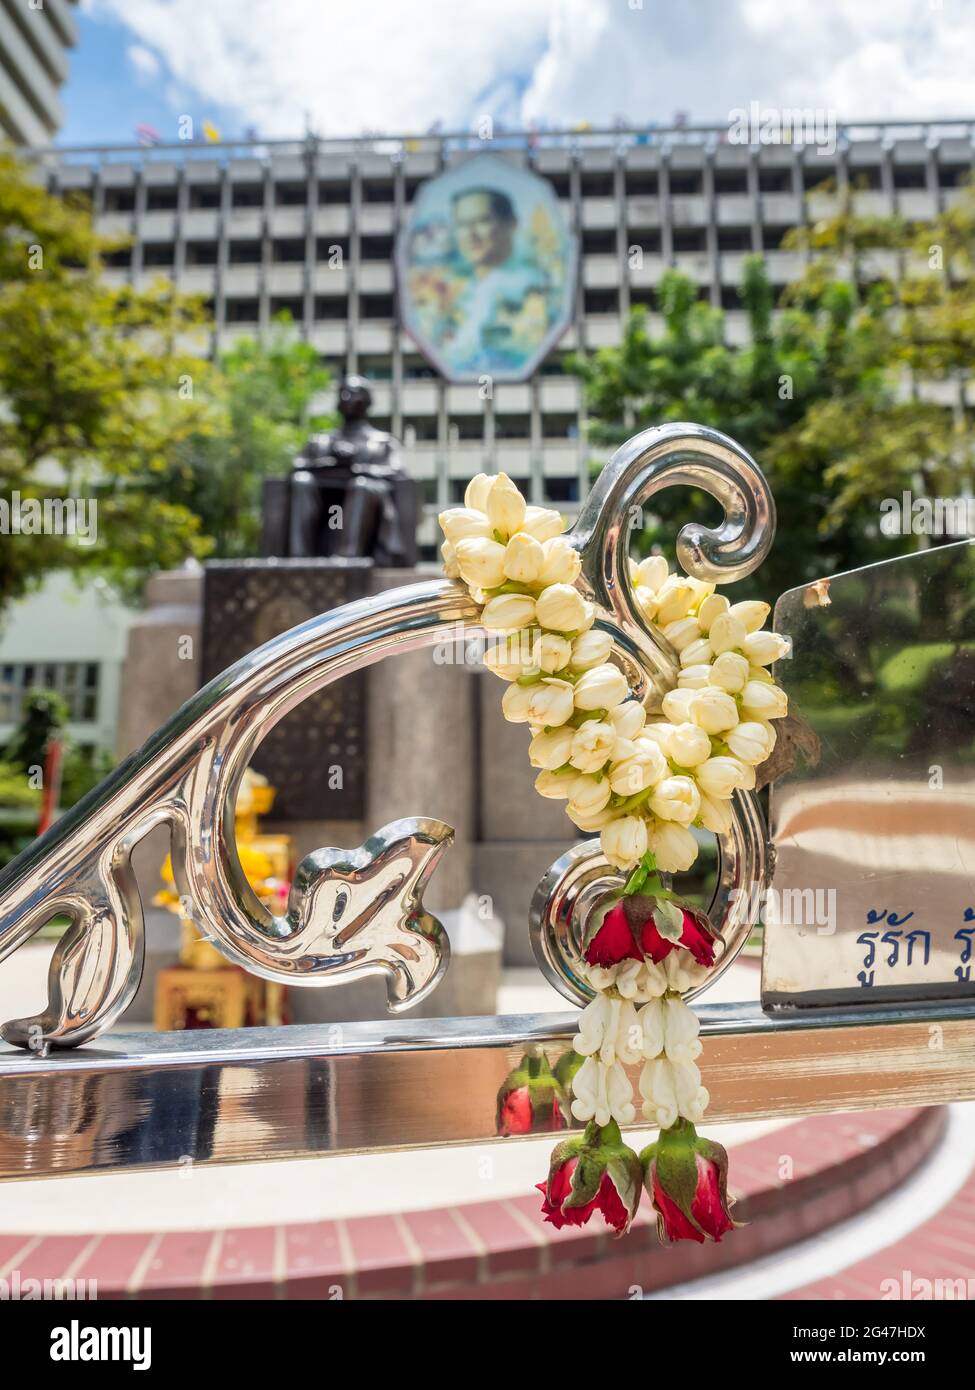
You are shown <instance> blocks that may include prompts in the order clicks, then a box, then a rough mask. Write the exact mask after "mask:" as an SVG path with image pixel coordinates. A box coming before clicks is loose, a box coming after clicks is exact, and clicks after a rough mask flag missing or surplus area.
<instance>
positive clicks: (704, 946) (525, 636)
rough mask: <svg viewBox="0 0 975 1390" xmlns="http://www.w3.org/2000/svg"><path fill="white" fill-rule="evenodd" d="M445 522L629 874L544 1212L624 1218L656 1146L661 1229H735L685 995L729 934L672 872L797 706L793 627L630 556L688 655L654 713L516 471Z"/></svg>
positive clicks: (652, 609)
mask: <svg viewBox="0 0 975 1390" xmlns="http://www.w3.org/2000/svg"><path fill="white" fill-rule="evenodd" d="M440 525H441V528H442V530H443V532H444V535H445V537H446V539H445V541H444V544H443V546H442V548H441V554H442V556H443V561H444V567H445V570H446V573H447V575H448V576H449V577H451V578H460V579H462V580H463V581H464V583H465V584H466V585H467V586H468V589H469V590H470V593H471V596H472V598H473V599H474V601H475V603H477V604H478V605H479V606H480V608H481V623H482V625H483V626H484V627H485V628H486V629H487V630H488V631H489V632H491V633H494V634H496V635H497V640H496V641H495V642H494V644H493V645H492V646H491V648H490V649H489V651H488V652H487V653H486V655H485V664H486V665H487V666H488V668H489V669H490V670H492V671H493V672H494V673H495V675H497V676H499V677H500V678H501V679H502V680H504V681H505V682H507V685H508V688H507V690H506V691H505V692H504V695H503V697H502V701H501V705H502V710H503V712H504V716H505V718H506V719H508V720H509V721H510V722H511V723H521V724H527V725H528V727H529V730H530V732H531V736H532V737H531V743H530V745H529V750H528V756H529V759H530V760H531V763H532V766H533V767H535V768H536V769H537V770H538V776H537V777H536V780H535V787H536V789H537V790H538V792H539V793H540V794H541V795H542V796H545V797H549V798H552V799H557V800H562V801H564V802H565V803H566V813H567V814H568V816H569V818H570V820H571V821H572V822H573V824H574V825H576V826H577V827H578V829H580V830H582V831H583V832H585V833H591V834H595V833H597V832H598V834H599V837H600V845H601V848H602V851H603V854H604V855H605V856H606V858H607V860H608V861H609V862H610V863H611V864H612V865H614V866H615V867H616V868H618V869H621V870H624V871H627V872H628V873H629V875H630V877H629V879H628V882H627V885H626V888H625V889H624V892H623V893H622V894H621V895H620V896H619V899H618V900H614V901H612V902H610V903H609V904H608V905H607V910H606V912H605V914H604V916H603V918H602V920H601V921H600V922H598V923H597V924H596V926H595V929H594V930H590V935H589V939H588V941H587V943H586V950H585V956H586V963H587V964H586V970H587V972H588V974H587V978H588V982H589V984H590V985H591V986H592V988H593V989H594V990H595V991H596V995H595V998H594V999H593V1000H592V1002H591V1003H590V1004H588V1005H587V1006H586V1008H585V1009H584V1010H583V1012H582V1015H581V1018H580V1028H579V1033H578V1035H577V1037H576V1040H575V1050H576V1052H577V1053H579V1054H581V1055H582V1056H583V1057H584V1058H585V1061H584V1062H583V1064H582V1066H581V1067H580V1068H579V1070H578V1072H577V1073H576V1075H575V1077H574V1079H573V1084H572V1092H573V1097H574V1099H573V1101H572V1107H571V1108H572V1114H573V1116H574V1117H575V1118H576V1119H577V1120H580V1121H587V1122H588V1124H587V1128H586V1131H585V1135H584V1136H583V1138H582V1139H569V1140H566V1141H565V1142H564V1143H563V1144H562V1145H560V1146H559V1148H558V1149H557V1150H556V1151H555V1154H554V1155H553V1167H552V1171H551V1172H550V1175H549V1181H548V1183H547V1184H546V1185H544V1187H543V1190H544V1191H545V1194H546V1195H545V1203H544V1205H543V1211H544V1214H545V1216H546V1219H547V1220H550V1221H553V1222H555V1224H556V1225H564V1224H566V1223H569V1224H577V1223H578V1220H579V1219H580V1216H581V1213H582V1212H583V1211H585V1215H584V1216H581V1219H583V1220H588V1217H589V1215H590V1214H591V1213H592V1211H594V1210H596V1209H599V1210H602V1211H603V1213H604V1215H605V1216H606V1219H607V1220H609V1221H610V1224H612V1225H613V1226H614V1227H615V1229H617V1230H618V1231H619V1232H620V1233H621V1234H622V1232H623V1231H624V1230H625V1229H627V1228H628V1226H629V1222H630V1221H631V1220H632V1217H633V1214H634V1213H635V1211H636V1209H637V1206H638V1204H639V1200H640V1191H641V1188H640V1185H639V1184H636V1185H634V1183H633V1181H632V1173H633V1171H634V1164H636V1165H637V1166H639V1165H640V1164H641V1162H642V1165H643V1166H642V1169H641V1171H643V1172H644V1185H645V1186H646V1188H647V1191H648V1193H649V1195H650V1197H651V1200H652V1201H653V1203H654V1205H655V1207H656V1209H657V1212H658V1225H659V1227H660V1230H661V1234H662V1236H665V1237H667V1238H669V1239H682V1238H692V1239H700V1240H703V1239H704V1238H705V1236H710V1237H711V1238H712V1239H716V1240H717V1239H720V1237H721V1235H722V1234H723V1232H724V1231H725V1230H728V1229H731V1226H732V1224H733V1223H731V1221H730V1218H729V1217H728V1214H727V1206H728V1203H727V1194H726V1191H725V1187H724V1182H725V1173H726V1167H727V1164H726V1159H724V1160H722V1158H721V1155H723V1154H724V1150H723V1149H721V1147H720V1145H716V1144H711V1143H709V1141H707V1140H699V1139H698V1138H697V1135H696V1132H695V1131H694V1128H693V1126H694V1125H695V1124H696V1123H697V1122H698V1121H699V1120H700V1119H701V1118H702V1116H703V1114H704V1110H705V1107H706V1106H707V1103H708V1092H707V1090H706V1088H705V1087H704V1086H703V1085H702V1084H701V1074H700V1071H699V1069H698V1067H697V1063H696V1058H697V1056H698V1055H699V1053H700V1050H701V1044H700V1042H699V1040H698V1037H697V1019H696V1017H695V1015H694V1014H693V1012H692V1011H691V1010H690V1009H689V1008H688V1007H687V1005H686V1004H685V1003H684V1002H683V999H682V997H681V996H682V994H683V993H684V992H685V991H686V990H688V989H691V988H693V987H696V986H697V985H699V984H700V983H701V982H702V980H703V978H704V977H705V976H706V975H707V972H708V970H709V969H710V968H711V967H712V966H713V964H714V949H713V940H714V937H713V932H712V931H711V928H710V924H709V923H708V922H707V920H706V918H705V919H702V917H701V915H700V914H695V913H694V912H693V911H692V910H691V909H689V908H688V907H687V906H686V905H683V904H680V903H679V902H678V901H677V900H676V899H675V898H674V896H673V894H671V893H670V892H669V891H668V890H666V889H665V888H664V887H663V885H662V884H661V882H660V880H659V878H658V877H657V874H658V871H659V872H663V873H680V872H684V871H686V870H687V869H689V868H690V867H691V865H692V864H693V863H694V861H695V859H696V858H697V853H698V846H697V841H696V839H695V838H694V836H693V835H692V833H691V829H690V828H691V826H692V825H696V826H700V827H702V828H704V829H706V830H710V831H713V832H714V833H716V834H721V833H723V832H725V831H727V830H728V829H729V827H730V825H731V805H730V803H731V797H732V795H733V794H734V792H735V791H736V790H737V789H739V788H741V789H750V788H752V787H754V786H755V768H756V767H757V766H758V764H759V763H762V762H764V761H765V759H766V758H767V757H768V755H769V754H770V753H771V751H772V749H773V747H774V746H775V730H774V727H773V721H774V720H776V719H781V718H782V717H783V716H784V715H785V714H786V713H787V700H786V696H785V693H784V692H783V691H782V690H781V689H780V688H779V687H778V686H777V685H776V684H775V682H774V680H773V679H772V676H771V675H770V673H769V671H768V667H769V666H770V665H771V664H772V663H773V662H774V661H776V660H778V659H779V658H781V657H783V656H785V655H786V654H787V653H788V651H789V644H788V642H787V641H786V639H785V638H782V637H780V636H778V635H777V634H776V633H773V632H768V631H765V630H764V629H763V624H764V622H765V620H766V618H767V617H768V614H769V611H770V610H769V606H768V604H765V603H759V602H754V601H751V602H743V603H736V604H731V603H730V602H729V601H728V599H727V598H725V597H724V595H721V594H717V593H715V586H714V585H713V584H705V583H702V582H701V581H700V580H697V579H692V578H689V577H688V576H686V575H682V574H679V573H672V572H671V571H670V570H669V567H668V565H667V561H666V560H665V559H664V558H663V557H662V556H651V557H650V558H649V559H646V560H643V561H642V562H641V563H640V564H635V563H634V562H632V561H631V562H630V574H631V579H632V582H633V590H634V595H635V600H636V603H637V605H638V607H639V609H640V611H641V612H642V613H643V615H644V616H645V617H646V618H647V620H648V622H652V623H654V624H655V625H656V626H657V628H658V629H659V630H660V631H661V632H662V634H663V636H664V637H665V638H666V639H667V641H668V642H669V643H670V645H671V647H672V648H673V649H674V651H675V652H676V653H677V655H678V657H679V661H680V672H679V675H678V678H677V684H676V686H675V688H674V689H673V690H670V691H668V693H667V694H666V695H665V696H664V698H663V701H662V703H661V709H660V711H659V713H653V714H651V715H649V716H648V714H647V712H646V710H645V709H644V708H643V705H642V704H641V703H640V702H639V701H638V700H637V699H636V698H635V697H634V695H633V692H632V691H631V690H630V688H629V685H628V682H627V678H626V676H625V674H624V672H623V671H622V670H621V669H620V667H619V666H617V665H615V664H613V662H612V660H611V659H610V658H611V656H612V650H613V641H612V638H611V636H610V635H609V634H608V633H605V632H602V631H596V630H595V629H594V622H595V616H596V615H595V611H594V609H593V605H592V604H591V603H590V602H589V601H588V600H587V599H586V598H585V597H584V596H583V595H582V594H581V593H580V592H579V590H578V589H577V588H576V587H575V581H576V580H577V579H578V577H579V572H580V569H581V560H580V557H579V555H578V552H577V551H576V550H575V549H574V547H573V546H572V545H571V544H570V542H569V541H568V539H567V538H566V537H565V536H564V535H563V534H562V532H563V530H564V524H563V521H562V518H561V516H560V515H559V513H558V512H556V511H553V510H550V509H548V508H544V507H535V506H529V505H528V504H527V503H526V501H525V499H524V497H523V496H522V495H521V493H520V492H519V490H518V488H517V487H516V486H515V484H514V483H513V482H512V481H511V479H510V478H508V477H507V476H506V475H505V474H504V473H500V474H498V475H497V476H496V477H489V476H487V475H486V474H483V473H480V474H478V475H477V477H475V478H474V479H472V481H471V482H470V484H469V485H468V487H467V490H466V493H465V496H464V506H463V507H454V508H451V509H449V510H448V511H445V512H442V513H441V515H440ZM641 1062H642V1069H641V1072H640V1081H639V1089H640V1095H641V1097H642V1115H643V1118H644V1119H646V1120H649V1121H651V1122H653V1123H655V1124H657V1125H659V1126H660V1128H661V1137H660V1139H659V1141H658V1143H657V1144H656V1145H654V1146H651V1149H652V1152H651V1149H648V1150H647V1151H646V1152H645V1154H644V1155H643V1156H642V1159H637V1157H636V1155H635V1154H634V1153H633V1151H632V1150H630V1149H628V1148H626V1146H625V1145H623V1143H622V1138H621V1136H620V1131H619V1126H620V1125H626V1124H630V1123H632V1121H633V1120H634V1118H635V1115H636V1106H635V1102H634V1098H633V1088H632V1085H631V1083H630V1080H629V1077H628V1075H627V1070H626V1069H627V1067H631V1066H634V1065H637V1064H639V1063H641ZM617 1180H618V1181H617ZM606 1184H609V1187H607V1186H606ZM614 1184H615V1185H614ZM610 1189H612V1192H610ZM600 1193H601V1194H602V1196H599V1194H600ZM607 1193H609V1194H610V1195H609V1197H607ZM613 1194H615V1195H613ZM597 1197H598V1200H597ZM610 1211H611V1212H612V1213H613V1216H612V1219H611V1218H610V1216H609V1215H608V1214H607V1213H608V1212H610ZM621 1212H622V1213H625V1214H626V1215H625V1217H623V1216H621V1215H620V1213H621ZM675 1213H676V1215H675Z"/></svg>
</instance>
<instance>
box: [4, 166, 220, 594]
mask: <svg viewBox="0 0 975 1390" xmlns="http://www.w3.org/2000/svg"><path fill="white" fill-rule="evenodd" d="M112 249H113V244H112V243H110V242H107V241H106V240H105V239H103V238H100V237H99V236H98V235H97V234H96V233H95V230H94V226H93V223H92V218H91V215H90V211H89V209H88V207H87V205H86V204H85V203H84V202H83V201H80V200H79V199H77V198H73V197H70V196H68V197H66V198H65V199H64V200H63V201H62V200H61V199H59V198H55V197H52V196H51V195H49V194H48V193H47V192H46V191H45V190H44V189H43V188H42V187H41V186H40V185H39V184H38V183H37V182H36V181H35V180H34V178H33V176H32V174H31V173H30V172H29V171H28V169H27V168H26V167H25V166H24V165H23V164H22V163H21V162H20V161H19V160H18V159H17V158H16V157H15V156H14V155H12V154H10V153H5V152H3V151H0V401H2V409H0V496H3V497H4V498H5V500H7V502H8V503H9V501H10V498H11V494H13V493H14V492H17V493H19V495H20V498H21V499H22V501H25V500H28V499H36V500H38V501H43V500H44V499H45V498H48V499H50V498H63V497H71V498H76V499H78V498H80V499H83V500H85V501H86V502H87V501H90V500H96V501H97V503H98V510H97V539H95V540H94V542H93V543H91V544H82V543H80V541H79V538H78V537H77V536H71V535H64V534H61V535H49V534H48V535H41V534H31V535H20V536H16V537H14V536H9V537H4V540H3V544H2V547H0V608H2V606H3V605H4V604H6V603H8V602H9V601H10V600H11V599H12V598H15V597H17V596H18V595H20V594H22V593H23V592H24V591H25V590H26V589H28V588H30V587H31V586H32V585H33V584H35V583H37V582H38V581H39V580H40V578H41V577H42V576H43V574H44V573H45V572H46V571H48V570H50V569H53V568H63V569H70V570H74V571H89V572H90V571H93V570H98V571H101V572H102V573H106V574H108V575H109V576H110V577H111V578H113V579H114V580H116V581H126V582H130V583H131V582H132V581H133V580H134V579H136V578H137V577H138V576H139V575H140V574H141V573H143V572H145V571H147V570H149V569H151V568H154V567H157V566H171V565H176V564H179V563H180V562H181V561H182V560H183V559H184V558H186V557H187V556H188V555H203V554H205V553H206V552H207V550H208V548H209V546H208V543H207V541H206V538H205V536H204V534H203V531H202V529H201V526H200V523H199V520H198V518H197V517H196V516H195V515H194V514H193V512H192V510H191V509H190V508H189V507H186V506H184V505H181V504H180V503H178V502H173V501H171V500H170V499H168V498H166V497H163V496H161V495H159V494H158V493H156V492H154V491H153V490H152V489H151V488H150V487H147V485H146V484H147V480H149V479H151V478H152V477H153V475H155V474H159V473H160V472H162V471H163V470H164V469H165V468H166V467H167V466H168V462H169V459H170V457H171V454H172V451H173V449H174V448H175V447H176V446H177V445H178V444H179V443H180V441H182V440H184V439H185V438H187V437H188V436H189V435H191V434H198V433H199V432H200V431H201V429H204V428H205V427H206V425H205V422H206V416H207V413H208V411H209V409H210V400H209V391H210V379H211V376H212V369H211V368H210V367H209V366H208V364H207V363H206V362H205V361H204V360H203V359H202V357H201V356H200V355H199V350H202V348H203V347H204V346H205V337H204V335H203V333H202V332H201V330H202V329H203V328H204V327H205V322H206V319H205V314H204V311H203V307H202V302H201V301H199V300H197V299H190V298H186V297H184V296H181V295H179V294H177V293H176V292H175V290H174V289H173V287H172V286H171V285H169V284H167V283H166V282H164V281H158V282H156V283H155V284H153V285H152V286H150V287H149V288H147V289H134V288H131V287H126V288H115V287H112V286H111V285H109V284H108V283H107V282H106V280H105V278H104V275H103V270H104V262H105V257H106V256H107V255H108V254H109V252H110V251H111V250H112ZM194 349H197V351H194Z"/></svg>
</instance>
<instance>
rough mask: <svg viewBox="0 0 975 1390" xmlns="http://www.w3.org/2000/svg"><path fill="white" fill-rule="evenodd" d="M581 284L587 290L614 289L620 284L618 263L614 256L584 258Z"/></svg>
mask: <svg viewBox="0 0 975 1390" xmlns="http://www.w3.org/2000/svg"><path fill="white" fill-rule="evenodd" d="M582 283H583V284H584V285H585V286H586V288H587V289H615V288H616V286H617V285H618V284H619V283H620V263H619V259H618V258H617V257H616V256H584V257H583V258H582Z"/></svg>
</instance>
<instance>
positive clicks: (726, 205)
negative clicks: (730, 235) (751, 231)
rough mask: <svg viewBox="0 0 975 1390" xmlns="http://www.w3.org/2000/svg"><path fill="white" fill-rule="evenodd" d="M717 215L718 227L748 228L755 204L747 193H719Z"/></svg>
mask: <svg viewBox="0 0 975 1390" xmlns="http://www.w3.org/2000/svg"><path fill="white" fill-rule="evenodd" d="M717 213H718V226H719V227H750V226H751V223H752V218H753V217H754V215H755V204H754V201H753V200H752V198H751V197H750V195H749V194H747V193H720V194H719V195H718V199H717Z"/></svg>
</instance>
